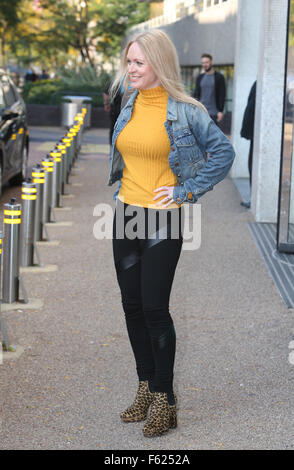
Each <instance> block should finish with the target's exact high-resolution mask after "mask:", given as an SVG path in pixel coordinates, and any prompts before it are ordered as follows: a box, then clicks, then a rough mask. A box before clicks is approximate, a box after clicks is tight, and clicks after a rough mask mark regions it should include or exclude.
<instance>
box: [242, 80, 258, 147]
mask: <svg viewBox="0 0 294 470" xmlns="http://www.w3.org/2000/svg"><path fill="white" fill-rule="evenodd" d="M255 98H256V81H255V82H254V83H253V85H252V87H251V90H250V93H249V96H248V101H247V106H246V108H245V111H244V115H243V121H242V127H241V137H244V139H247V140H253V132H254V115H255Z"/></svg>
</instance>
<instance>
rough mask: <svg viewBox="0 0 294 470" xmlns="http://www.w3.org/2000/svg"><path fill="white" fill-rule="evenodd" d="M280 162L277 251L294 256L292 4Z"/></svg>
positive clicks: (293, 0) (293, 1) (293, 2)
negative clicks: (290, 253)
mask: <svg viewBox="0 0 294 470" xmlns="http://www.w3.org/2000/svg"><path fill="white" fill-rule="evenodd" d="M286 60H287V68H286V83H285V105H284V129H283V134H284V135H283V145H282V155H281V158H282V161H281V178H280V195H279V220H278V248H279V250H280V251H285V252H294V188H293V186H294V157H293V148H294V145H293V139H294V132H293V127H294V126H293V124H294V0H289V24H288V52H287V57H286Z"/></svg>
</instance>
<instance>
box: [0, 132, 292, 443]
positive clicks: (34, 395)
mask: <svg viewBox="0 0 294 470" xmlns="http://www.w3.org/2000/svg"><path fill="white" fill-rule="evenodd" d="M95 135H97V140H95ZM89 136H91V142H90V144H91V145H102V144H103V142H101V141H102V137H105V138H107V131H103V132H102V131H101V130H91V131H90V132H89V133H87V134H86V136H85V144H86V139H87V138H88V137H89ZM94 148H97V147H94ZM90 150H91V147H88V150H87V152H84V153H83V152H82V153H81V155H80V158H79V160H78V166H80V167H83V168H84V171H83V172H76V174H75V176H71V177H70V183H83V185H82V186H77V185H74V184H72V186H71V187H70V191H71V192H72V194H73V195H74V196H75V198H73V199H67V200H65V199H64V200H63V204H64V205H65V206H67V205H68V206H70V207H72V210H71V211H57V212H56V218H57V221H59V222H72V223H73V224H72V225H71V226H64V227H57V226H56V227H54V224H52V225H51V226H49V227H48V231H49V234H50V238H51V239H52V240H54V239H58V240H60V243H59V245H57V246H48V245H46V244H44V245H43V246H39V251H40V255H41V259H42V261H43V262H44V263H45V264H54V265H58V270H57V271H56V272H49V273H39V274H38V275H36V274H33V273H23V279H24V283H25V286H26V289H27V291H28V296H29V297H31V298H42V299H44V305H43V307H42V308H39V309H32V310H21V309H18V310H16V311H12V312H4V313H3V317H4V318H5V321H6V328H7V330H8V333H9V335H10V336H11V337H12V339H13V341H12V342H13V344H16V345H18V347H22V348H23V349H24V351H23V352H22V354H21V355H20V356H19V357H18V358H17V359H16V360H11V361H10V360H8V359H7V360H5V361H4V362H3V364H2V365H0V390H1V393H0V418H1V430H0V431H1V432H0V449H107V450H116V449H128V450H129V449H136V450H137V449H145V450H149V449H152V450H161V449H163V450H166V449H167V450H169V449H170V450H174V449H195V450H197V449H293V447H294V435H293V434H294V431H293V418H294V406H293V405H294V397H293V385H294V365H293V361H292V363H291V361H290V360H289V357H290V356H289V354H290V353H291V347H292V345H293V339H294V336H293V335H294V319H293V310H291V309H287V308H286V306H285V305H284V303H283V301H282V299H281V298H280V296H279V294H278V292H277V290H276V288H275V285H274V282H273V280H272V279H271V277H270V276H269V274H268V272H267V269H266V267H265V265H264V263H263V260H262V258H261V257H260V254H259V252H258V249H257V247H256V245H255V243H254V241H253V239H252V237H251V234H250V232H249V229H248V222H250V221H252V215H251V213H250V211H247V210H246V209H244V208H243V207H241V206H240V197H239V194H238V192H237V189H236V187H235V185H234V184H233V182H232V181H231V180H230V179H229V178H227V179H226V180H225V181H224V182H222V183H221V184H219V185H218V186H217V187H216V188H215V189H214V190H213V191H211V192H210V193H208V194H206V195H205V196H204V197H203V198H202V199H201V200H200V201H199V203H201V212H202V219H201V221H202V224H201V226H202V241H201V246H200V248H199V249H198V250H195V251H183V252H182V255H181V258H180V261H179V264H178V268H177V271H176V275H175V279H174V286H173V290H172V295H171V302H170V311H171V315H172V317H173V319H174V323H175V328H176V334H177V353H176V364H175V390H176V393H177V395H178V399H179V411H178V417H179V426H178V428H177V429H175V430H172V431H170V432H169V433H168V434H166V435H165V436H162V437H158V438H153V439H147V438H144V437H143V435H142V427H143V423H135V424H130V423H128V424H125V423H123V422H121V421H120V417H119V413H120V411H121V410H123V409H124V408H125V407H126V406H128V405H129V404H130V403H131V402H132V400H133V398H134V394H135V391H136V387H137V378H136V371H135V366H134V360H133V357H132V352H131V348H130V345H129V341H128V338H127V333H126V328H125V321H124V316H123V311H122V306H121V301H120V292H119V288H118V285H117V281H116V276H115V269H114V264H113V259H112V244H111V240H109V239H103V240H97V239H95V237H94V235H93V226H94V223H95V222H96V221H97V217H95V216H93V211H94V208H95V206H96V205H98V204H101V203H103V204H105V203H106V204H109V205H110V206H111V207H112V208H113V209H114V203H113V201H112V194H113V192H114V188H109V187H107V186H106V182H107V176H108V171H109V169H108V164H109V156H108V154H107V152H106V150H105V149H104V151H105V153H103V152H101V153H95V152H93V153H91V152H90ZM291 341H292V342H291Z"/></svg>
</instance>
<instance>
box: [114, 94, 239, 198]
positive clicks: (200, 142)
mask: <svg viewBox="0 0 294 470" xmlns="http://www.w3.org/2000/svg"><path fill="white" fill-rule="evenodd" d="M137 94H138V91H137V90H136V91H135V92H134V93H133V94H132V95H131V97H130V98H129V100H128V102H127V104H126V105H125V107H124V108H123V109H122V111H121V113H120V115H119V117H118V119H117V121H116V124H115V127H114V131H113V136H112V148H111V158H110V173H109V179H108V186H111V185H112V184H113V183H115V182H116V181H119V186H118V188H117V190H116V192H115V194H114V196H113V198H114V200H116V198H117V195H118V192H119V188H120V185H121V184H120V183H121V182H120V180H121V177H122V174H123V169H124V167H125V164H124V161H123V158H122V155H121V154H120V152H119V151H118V150H117V148H116V145H115V144H116V139H117V137H118V135H119V133H120V132H121V131H122V130H123V128H124V127H125V126H126V124H127V123H128V122H129V120H130V119H131V116H132V111H133V107H134V102H135V99H136V97H137ZM164 126H165V129H166V131H167V134H168V137H169V140H170V153H169V156H168V163H169V166H170V168H171V170H172V172H173V173H174V174H175V175H176V177H177V182H178V184H177V185H176V186H175V188H174V192H173V199H174V201H175V202H176V203H177V204H181V203H183V202H190V203H195V202H196V201H197V200H198V199H199V198H200V196H202V195H203V194H205V193H206V191H210V190H212V189H213V187H214V185H216V184H217V183H219V182H220V181H221V180H223V179H224V178H225V176H226V175H227V173H228V172H229V170H230V168H231V166H232V163H233V160H234V157H235V152H234V149H233V147H232V145H231V143H230V142H229V140H228V139H227V137H226V136H225V135H224V134H223V132H222V131H221V130H220V129H219V127H218V126H217V125H216V124H215V123H214V121H213V120H212V119H211V118H210V117H209V115H208V114H207V113H206V112H205V111H204V110H203V109H202V108H200V107H198V106H196V105H193V104H190V103H183V102H179V101H176V100H174V99H173V98H171V97H170V96H169V98H168V103H167V120H166V122H165V123H164ZM150 138H152V136H150ZM207 154H209V158H207Z"/></svg>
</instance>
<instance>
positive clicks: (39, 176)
mask: <svg viewBox="0 0 294 470" xmlns="http://www.w3.org/2000/svg"><path fill="white" fill-rule="evenodd" d="M32 176H35V177H36V178H45V173H43V172H42V173H36V172H35V171H34V172H33V173H32Z"/></svg>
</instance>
